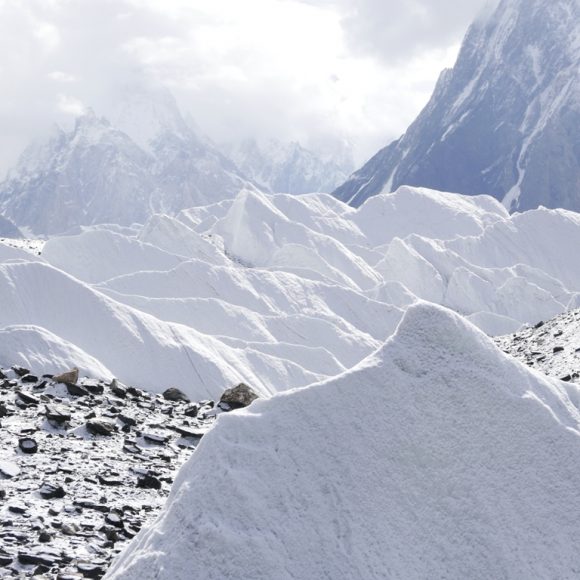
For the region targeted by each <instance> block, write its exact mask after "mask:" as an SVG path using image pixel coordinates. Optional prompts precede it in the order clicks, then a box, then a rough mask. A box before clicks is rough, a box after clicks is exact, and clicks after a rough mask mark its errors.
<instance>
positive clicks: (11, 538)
mask: <svg viewBox="0 0 580 580" xmlns="http://www.w3.org/2000/svg"><path fill="white" fill-rule="evenodd" d="M77 378H78V371H76V370H73V371H70V372H68V373H65V374H63V375H60V376H58V377H52V376H50V375H44V376H36V375H34V374H32V373H31V372H30V371H29V370H28V369H25V368H22V367H13V368H11V369H9V370H5V369H2V370H0V422H1V428H0V449H1V451H0V577H2V578H10V577H13V578H25V577H41V578H51V579H52V578H55V579H59V580H65V579H74V578H83V577H84V578H100V577H102V576H103V575H104V573H105V571H106V569H107V568H108V566H109V564H110V562H111V560H112V559H113V557H114V556H116V555H117V553H118V552H119V551H120V550H121V549H122V548H123V547H124V546H125V544H126V543H127V542H128V541H129V540H130V539H131V538H133V537H134V536H135V535H136V534H137V532H138V531H139V530H140V529H141V527H142V526H143V524H144V523H146V522H147V521H148V520H150V519H151V518H153V517H154V516H155V515H156V514H157V512H158V510H159V509H160V507H161V506H162V505H163V504H164V502H165V499H166V497H167V495H168V494H169V490H170V488H171V484H172V482H173V477H174V475H175V473H176V472H177V470H178V469H179V467H180V466H181V465H182V464H183V462H184V461H185V460H186V459H187V458H188V457H189V456H190V455H191V453H192V451H193V450H194V449H195V447H196V445H197V443H198V442H199V440H200V438H201V437H202V436H203V435H204V433H206V432H207V431H208V430H209V429H210V428H211V427H212V425H213V423H214V422H215V419H216V416H217V415H218V414H219V413H220V412H222V411H224V410H229V409H230V405H231V406H232V407H234V406H243V405H244V404H245V403H244V400H248V402H249V401H250V400H251V399H252V398H253V397H254V396H255V395H254V394H253V393H252V392H251V391H250V389H249V388H247V387H245V385H240V386H238V387H236V388H234V389H229V390H228V391H226V393H224V396H223V397H222V399H221V401H220V402H219V403H218V404H217V405H216V404H215V402H214V401H207V400H206V401H200V402H197V403H193V402H190V401H189V400H188V399H187V397H186V396H185V395H184V394H183V393H182V392H181V391H180V390H179V389H168V390H166V391H165V392H164V393H163V394H162V395H159V394H158V395H155V394H151V393H147V392H144V391H142V390H139V389H136V388H134V387H126V386H124V385H122V384H120V383H118V382H117V381H112V382H111V383H105V382H102V381H98V380H94V379H87V378H85V379H81V380H77ZM58 381H68V382H58ZM240 388H241V389H242V395H244V396H245V397H246V399H244V397H242V399H240V398H239V394H240V390H239V389H240ZM236 389H237V391H236ZM244 389H246V390H247V392H246V391H244ZM228 394H229V396H230V398H229V399H228V398H227V397H228ZM236 396H238V398H237V399H236ZM232 397H233V398H232ZM248 397H249V399H248ZM227 400H229V402H230V405H228V404H227V402H226V401H227Z"/></svg>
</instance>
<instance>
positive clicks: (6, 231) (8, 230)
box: [0, 215, 22, 238]
mask: <svg viewBox="0 0 580 580" xmlns="http://www.w3.org/2000/svg"><path fill="white" fill-rule="evenodd" d="M21 237H22V232H21V231H20V230H19V229H18V228H17V227H16V226H15V225H14V224H13V223H12V222H11V221H10V220H9V219H6V218H5V217H4V216H2V215H0V238H21Z"/></svg>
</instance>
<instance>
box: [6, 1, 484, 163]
mask: <svg viewBox="0 0 580 580" xmlns="http://www.w3.org/2000/svg"><path fill="white" fill-rule="evenodd" d="M484 4H485V0H463V1H461V0H442V3H437V6H433V5H432V3H431V2H429V1H427V0H401V1H399V2H394V1H391V0H382V1H378V0H356V1H354V2H353V1H352V0H349V1H347V0H316V1H303V0H245V1H244V2H239V1H238V0H196V2H191V1H189V0H98V1H93V0H28V1H27V2H21V1H19V0H0V55H1V56H0V75H1V77H0V78H2V84H3V88H2V99H1V100H0V123H1V126H2V128H3V131H2V136H1V137H0V172H1V171H4V170H5V169H6V168H7V167H9V166H10V165H12V164H13V163H14V162H15V160H16V158H17V156H18V154H19V153H20V151H21V150H22V148H23V147H24V146H25V145H26V143H27V142H28V141H29V140H30V139H31V138H34V137H37V136H39V135H41V134H42V133H43V132H44V131H46V130H47V129H48V128H49V127H50V126H51V125H52V124H53V123H54V122H58V123H60V124H65V125H66V124H67V123H70V122H71V120H72V119H73V118H74V117H75V116H77V115H79V114H81V113H82V111H83V110H85V108H86V107H89V106H90V107H92V108H94V109H95V110H96V111H97V112H101V113H104V114H106V112H107V110H109V108H110V107H111V103H112V102H113V101H114V100H115V98H116V97H117V96H118V92H119V87H122V86H124V85H126V84H130V83H131V82H132V81H133V80H141V79H146V80H147V81H148V82H155V83H160V84H163V85H165V86H167V87H169V88H170V89H171V90H172V91H173V92H174V94H175V95H176V97H177V99H178V101H179V103H180V105H181V106H182V108H183V109H184V111H186V112H188V113H189V114H191V116H192V117H193V119H194V120H195V122H196V123H197V125H198V126H199V127H200V129H201V130H202V131H204V132H205V133H207V134H208V135H209V136H210V137H212V138H213V139H215V140H218V141H226V140H231V139H239V138H245V137H249V136H255V137H258V138H270V137H279V138H281V139H296V140H300V141H301V142H303V143H304V144H306V145H309V146H311V147H315V148H322V149H327V150H328V149H332V148H333V147H335V146H337V144H339V143H341V142H342V141H345V140H348V141H349V142H351V143H352V144H353V146H354V148H355V154H356V156H357V160H358V161H359V162H360V161H362V160H364V158H366V157H367V156H369V155H371V154H372V153H373V152H374V151H375V150H376V149H378V148H379V147H381V146H383V145H384V144H386V143H387V142H388V141H389V140H391V139H393V138H395V137H397V136H398V135H399V134H400V133H402V132H403V131H404V130H405V128H406V126H407V125H408V124H409V122H410V121H412V120H413V118H414V116H415V115H416V114H417V112H418V111H419V110H420V108H421V107H422V106H423V105H424V104H425V102H426V100H427V99H428V97H429V95H430V92H431V90H432V87H433V85H434V83H435V81H436V78H437V76H438V73H439V71H440V70H441V68H443V67H444V66H449V65H450V64H452V62H453V60H454V58H455V55H456V52H457V48H458V43H459V42H460V40H461V37H462V36H463V34H464V32H465V30H466V28H467V26H468V24H469V22H470V21H471V20H472V19H473V18H474V17H475V15H476V14H477V13H478V11H479V10H480V9H481V7H482V6H483V5H484Z"/></svg>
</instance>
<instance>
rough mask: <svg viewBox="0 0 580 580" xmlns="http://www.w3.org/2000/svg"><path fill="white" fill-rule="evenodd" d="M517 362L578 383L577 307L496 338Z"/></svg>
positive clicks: (579, 322) (579, 314)
mask: <svg viewBox="0 0 580 580" xmlns="http://www.w3.org/2000/svg"><path fill="white" fill-rule="evenodd" d="M495 342H496V344H497V345H498V347H499V348H501V349H502V350H503V351H504V352H506V353H507V354H510V355H512V356H513V357H515V358H517V359H518V360H519V361H520V362H522V363H524V364H526V365H527V366H529V367H531V368H534V369H536V370H538V371H540V372H542V373H544V374H546V375H548V376H550V377H554V378H556V379H560V380H561V381H564V382H573V383H578V382H580V310H571V311H569V312H565V313H563V314H561V315H559V316H556V317H555V318H553V319H551V320H549V321H546V322H544V321H540V322H538V323H537V324H535V325H534V326H526V327H524V328H523V329H521V330H520V331H519V332H516V333H513V334H508V335H506V336H501V337H498V338H496V339H495Z"/></svg>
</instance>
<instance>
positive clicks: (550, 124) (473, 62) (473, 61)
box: [334, 0, 580, 211]
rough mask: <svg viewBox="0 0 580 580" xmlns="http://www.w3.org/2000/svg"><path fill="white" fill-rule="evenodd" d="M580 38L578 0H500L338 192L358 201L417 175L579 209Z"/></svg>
mask: <svg viewBox="0 0 580 580" xmlns="http://www.w3.org/2000/svg"><path fill="white" fill-rule="evenodd" d="M579 38H580V8H579V4H578V1H577V0H551V1H549V2H546V1H544V0H502V1H501V2H499V3H498V6H497V8H496V10H495V11H494V12H492V13H490V14H488V15H486V16H483V15H482V17H480V18H478V19H477V20H476V21H475V22H474V23H473V24H472V26H471V27H470V28H469V31H468V32H467V34H466V36H465V39H464V41H463V45H462V47H461V51H460V53H459V56H458V59H457V62H456V64H455V66H454V67H453V69H446V70H444V71H443V72H442V74H441V76H440V78H439V82H438V83H437V86H436V87H435V90H434V92H433V95H432V97H431V100H430V101H429V103H428V104H427V105H426V107H425V108H424V109H423V111H422V112H421V114H420V115H419V116H418V117H417V119H416V120H415V121H414V122H413V123H412V124H411V126H410V127H409V128H408V130H407V132H406V133H405V134H404V135H403V136H402V137H401V138H400V139H398V140H396V141H394V142H393V143H391V144H389V145H387V146H386V147H385V148H384V149H382V150H381V151H379V152H378V153H377V154H376V155H375V156H374V157H373V158H372V159H370V160H369V161H368V162H367V163H366V164H365V165H364V166H363V167H362V168H361V169H359V170H358V171H356V172H355V173H354V174H353V175H352V176H351V177H350V178H349V179H348V180H347V181H346V182H345V183H344V184H343V185H341V186H340V187H339V188H338V189H337V190H336V191H335V192H334V194H335V195H336V197H338V198H339V199H341V200H342V201H346V202H347V203H350V204H351V205H354V206H359V205H361V204H362V203H363V202H364V201H365V200H366V199H368V198H369V197H371V196H373V195H376V194H378V193H381V192H382V191H384V192H390V191H395V190H396V189H397V188H398V187H399V186H400V185H413V186H424V187H430V188H433V189H440V190H443V191H454V192H458V193H464V194H469V195H477V194H488V195H492V196H494V197H496V198H498V199H499V200H501V201H503V203H504V205H505V206H506V208H507V209H509V210H510V211H514V210H518V211H523V210H526V209H530V208H535V207H538V206H545V207H551V208H554V207H562V208H566V209H570V210H573V211H578V210H580V196H579V195H578V185H579V184H580V157H579V153H578V151H579V150H578V130H577V128H578V126H579V125H580V121H579V120H580V107H579V103H580V98H579V95H580V85H579V83H578V79H579V76H578V67H579V58H580V50H578V46H579V44H578V43H579V40H578V39H579Z"/></svg>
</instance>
